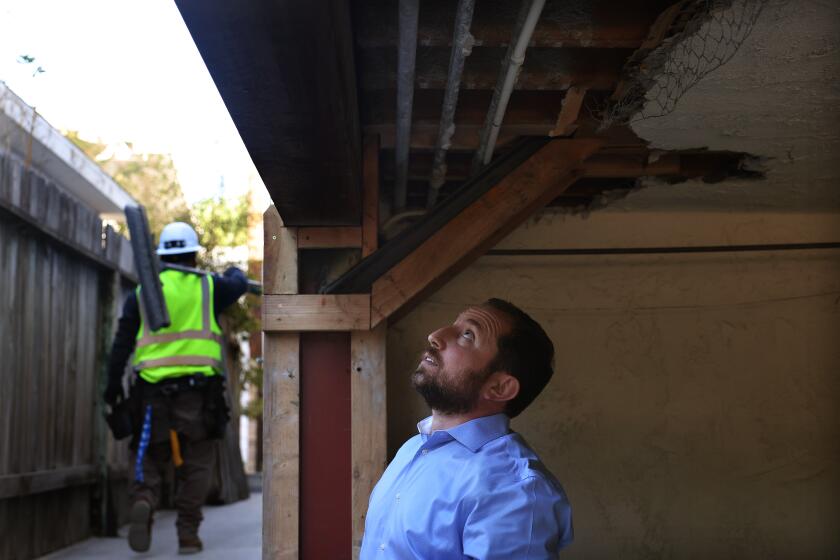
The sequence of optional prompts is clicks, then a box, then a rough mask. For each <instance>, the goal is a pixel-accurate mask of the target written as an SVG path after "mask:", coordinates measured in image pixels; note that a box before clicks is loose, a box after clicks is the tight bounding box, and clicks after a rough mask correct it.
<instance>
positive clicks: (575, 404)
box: [388, 212, 840, 558]
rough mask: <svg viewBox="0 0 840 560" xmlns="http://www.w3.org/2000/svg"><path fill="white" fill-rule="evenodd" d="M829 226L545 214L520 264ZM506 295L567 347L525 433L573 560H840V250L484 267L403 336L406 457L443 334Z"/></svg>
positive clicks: (813, 232)
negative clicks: (418, 374)
mask: <svg viewBox="0 0 840 560" xmlns="http://www.w3.org/2000/svg"><path fill="white" fill-rule="evenodd" d="M839 226H840V219H838V216H837V215H830V214H776V215H772V214H720V213H714V214H685V213H684V214H676V213H659V214H656V213H611V212H602V213H596V214H593V215H591V216H588V217H581V216H567V215H562V214H554V213H547V214H543V215H541V216H540V217H538V218H537V219H536V220H533V221H532V222H530V223H529V224H527V225H526V226H525V227H523V228H520V230H518V231H517V232H515V233H514V234H512V235H511V237H510V238H508V239H507V240H505V241H504V242H503V243H502V244H501V245H500V247H503V248H508V249H511V248H520V249H521V248H531V249H533V248H574V247H589V248H597V247H652V246H665V245H667V246H682V245H719V244H754V243H762V242H766V243H803V242H837V241H840V232H838V227H839ZM488 297H503V298H506V299H510V300H511V301H513V302H514V303H516V304H518V305H520V306H522V307H523V308H525V309H526V310H527V311H529V312H530V313H531V314H532V315H533V316H534V317H535V318H536V319H537V320H538V321H540V322H541V323H542V324H543V325H544V326H545V327H546V329H547V331H548V333H549V335H550V336H551V337H552V339H553V340H554V343H555V346H556V351H557V359H556V366H557V367H556V370H557V373H556V374H555V377H554V379H553V380H552V382H551V383H550V385H549V386H548V388H547V389H546V391H545V392H544V393H543V394H542V395H541V396H540V398H539V399H538V400H537V401H536V402H535V403H534V405H532V407H531V408H530V409H529V410H527V411H526V412H525V413H524V414H523V415H522V416H521V417H520V418H518V419H517V420H515V421H514V428H515V429H516V430H517V431H519V432H521V433H522V434H524V436H525V437H526V438H527V439H528V440H529V442H530V443H531V444H532V445H533V446H534V448H535V449H536V450H537V451H538V453H540V455H541V456H542V458H543V460H544V461H545V462H546V463H547V464H548V466H549V468H550V469H551V470H552V471H553V472H554V473H555V474H556V475H557V477H558V478H559V479H560V480H561V481H562V482H563V484H564V486H565V488H566V490H567V492H568V494H569V496H570V499H571V501H572V505H573V508H574V519H575V525H576V533H577V539H576V542H575V544H574V545H572V547H571V548H570V549H569V550H568V557H569V558H663V557H664V558H836V557H840V413H838V410H840V343H838V341H840V250H832V249H828V250H826V249H821V250H806V251H784V252H781V251H780V252H756V253H715V254H669V255H662V254H658V255H621V256H581V255H575V256H540V257H533V256H485V257H482V258H481V259H479V261H478V262H477V263H475V264H474V265H472V266H471V267H470V268H468V269H467V270H466V271H465V272H463V273H462V274H460V275H459V276H457V277H456V278H454V279H452V280H451V281H450V282H449V283H448V284H447V285H446V286H444V287H443V288H442V289H441V290H439V291H438V292H436V293H435V294H433V295H432V296H431V297H429V298H428V299H427V300H426V301H424V303H422V304H421V305H420V306H418V307H417V308H416V309H415V310H414V311H412V312H411V313H410V314H409V315H407V316H405V317H404V318H403V319H401V320H400V321H399V322H397V323H395V324H392V325H391V326H390V327H389V337H388V375H389V377H388V406H389V424H388V429H389V452H390V454H393V452H395V450H396V448H397V447H398V446H399V445H400V444H401V443H402V441H403V440H404V439H406V438H407V437H408V436H410V435H411V434H412V432H413V430H414V423H415V422H416V421H417V419H419V418H420V417H422V416H424V415H426V414H427V411H426V409H425V406H424V405H423V403H422V402H421V401H420V400H419V399H418V398H417V397H416V395H414V394H413V392H412V390H411V389H410V387H409V385H408V382H407V377H408V373H409V372H410V371H411V368H412V366H413V365H414V364H415V363H416V360H417V356H418V353H419V352H420V350H421V349H422V345H423V341H424V340H425V335H426V334H427V333H428V332H430V331H431V330H433V328H436V327H438V326H440V325H441V324H445V323H447V322H450V321H452V319H454V317H455V315H456V314H457V313H458V311H459V310H460V309H461V308H463V307H464V306H465V305H468V304H471V303H476V302H480V301H482V300H484V299H486V298H488Z"/></svg>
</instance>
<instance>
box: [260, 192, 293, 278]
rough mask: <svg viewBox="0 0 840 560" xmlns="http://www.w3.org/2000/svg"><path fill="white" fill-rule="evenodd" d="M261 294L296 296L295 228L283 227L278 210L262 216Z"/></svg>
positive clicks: (266, 212) (272, 209) (269, 209)
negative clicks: (263, 240) (262, 256)
mask: <svg viewBox="0 0 840 560" xmlns="http://www.w3.org/2000/svg"><path fill="white" fill-rule="evenodd" d="M263 235H264V238H265V243H264V246H263V253H264V259H263V293H266V294H296V293H297V292H298V257H297V245H298V242H297V228H288V227H283V220H282V219H280V214H279V213H278V212H277V208H275V207H274V206H269V208H268V210H266V211H265V214H263Z"/></svg>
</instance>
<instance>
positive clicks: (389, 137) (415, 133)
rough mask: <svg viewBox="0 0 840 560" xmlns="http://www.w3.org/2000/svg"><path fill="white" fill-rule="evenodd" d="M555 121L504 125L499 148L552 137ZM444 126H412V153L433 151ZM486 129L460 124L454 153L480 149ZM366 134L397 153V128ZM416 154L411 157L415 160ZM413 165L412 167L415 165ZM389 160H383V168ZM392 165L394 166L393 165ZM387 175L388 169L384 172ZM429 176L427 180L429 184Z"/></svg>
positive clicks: (370, 127)
mask: <svg viewBox="0 0 840 560" xmlns="http://www.w3.org/2000/svg"><path fill="white" fill-rule="evenodd" d="M554 124H555V121H554V120H553V119H552V120H547V121H544V122H540V123H530V124H528V123H526V124H508V125H502V128H501V130H500V132H499V139H498V140H497V141H496V144H497V145H499V146H503V145H505V144H507V143H508V142H511V141H512V140H515V139H517V138H519V137H520V136H548V133H549V132H551V129H552V128H553V127H554ZM439 127H440V123H426V122H420V123H413V124H412V125H411V140H410V141H411V149H412V150H433V149H434V148H435V146H436V143H437V134H438V128H439ZM481 129H482V125H480V124H459V125H456V127H455V132H454V133H453V134H452V139H451V141H450V149H451V150H475V149H477V148H478V142H479V138H480V137H481ZM364 130H365V132H366V133H376V134H379V135H381V138H382V148H383V149H393V148H394V145H395V138H396V135H395V127H394V125H391V124H380V125H367V126H365V127H364ZM413 159H414V154H412V155H411V160H413ZM411 160H410V161H409V163H410V162H411ZM385 162H386V160H384V159H383V166H384V164H385ZM389 165H390V164H389ZM383 172H384V169H383ZM428 178H429V177H428V175H427V176H426V177H424V179H426V180H428Z"/></svg>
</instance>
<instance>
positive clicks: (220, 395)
mask: <svg viewBox="0 0 840 560" xmlns="http://www.w3.org/2000/svg"><path fill="white" fill-rule="evenodd" d="M184 391H199V392H201V393H202V396H203V406H202V420H203V424H204V428H205V430H206V432H207V438H208V439H221V438H223V437H224V434H225V428H226V427H227V423H228V421H229V420H230V406H229V405H228V402H227V391H226V390H225V378H224V377H223V376H221V375H213V376H206V375H203V374H196V375H188V376H183V377H176V378H173V379H164V380H162V381H159V382H157V383H148V382H147V381H144V380H142V379H139V378H138V379H137V382H136V383H135V384H134V386H133V387H132V391H131V394H130V396H129V401H130V405H129V408H130V410H131V424H132V428H133V435H134V438H133V441H132V444H131V445H132V447H136V445H137V441H138V439H139V436H140V430H141V428H142V426H143V409H144V403H146V402H148V401H150V400H153V399H164V400H166V401H170V402H171V401H172V400H174V399H175V398H176V397H177V395H178V394H179V393H181V392H184ZM157 421H166V422H167V423H168V419H166V418H161V419H157Z"/></svg>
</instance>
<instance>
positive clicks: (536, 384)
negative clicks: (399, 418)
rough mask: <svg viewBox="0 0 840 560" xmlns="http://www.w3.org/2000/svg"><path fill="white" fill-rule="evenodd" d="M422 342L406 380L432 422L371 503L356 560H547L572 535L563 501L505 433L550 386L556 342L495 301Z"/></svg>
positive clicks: (423, 425)
mask: <svg viewBox="0 0 840 560" xmlns="http://www.w3.org/2000/svg"><path fill="white" fill-rule="evenodd" d="M428 342H429V344H428V347H427V348H426V351H425V352H424V353H423V356H422V359H421V361H420V363H419V364H418V366H417V370H416V371H415V372H414V374H413V375H412V376H411V381H412V384H413V385H414V387H415V389H416V390H417V391H418V392H419V393H420V395H421V396H423V398H424V399H425V401H426V403H427V404H428V405H429V407H430V408H431V409H432V415H431V416H429V417H428V418H426V419H425V420H423V421H421V422H420V423H419V424H418V425H417V428H418V431H419V432H420V433H419V435H416V436H414V437H413V438H411V439H410V440H408V441H407V442H406V443H405V444H404V445H403V446H402V448H400V450H399V451H398V452H397V455H396V457H394V460H393V461H392V462H391V464H390V465H389V466H388V468H387V469H386V470H385V473H384V474H383V475H382V478H381V479H380V480H379V482H378V483H377V485H376V487H375V488H374V490H373V493H372V494H371V497H370V503H369V506H368V512H367V517H366V520H365V535H364V539H363V541H362V550H361V559H362V560H373V559H379V558H389V559H400V560H408V559H415V558H423V559H430V560H431V559H435V560H447V559H456V558H457V559H464V558H475V559H480V560H491V559H496V558H499V559H504V560H528V559H545V558H556V557H557V554H558V551H559V550H560V549H561V548H563V547H564V546H566V545H567V544H569V543H570V542H571V541H572V537H573V532H572V516H571V507H570V505H569V501H568V499H567V498H566V494H565V492H564V491H563V488H562V487H561V486H560V484H559V483H558V482H557V480H556V479H555V478H554V477H553V476H552V475H551V473H549V472H548V470H547V469H546V468H545V467H544V466H543V464H542V463H541V462H540V460H539V458H538V457H537V455H536V453H534V451H533V450H532V449H531V448H530V447H528V444H526V443H525V440H523V439H522V437H521V436H519V435H518V434H516V433H514V432H511V431H510V428H509V423H510V418H513V417H515V416H516V415H518V414H519V413H520V412H522V411H523V410H524V409H525V408H526V407H527V406H528V405H529V404H531V402H532V401H533V400H534V398H536V396H537V395H538V394H539V393H540V392H541V391H542V390H543V388H544V387H545V386H546V384H548V381H549V379H551V375H552V373H553V369H552V361H553V357H554V345H553V344H552V343H551V340H550V339H549V338H548V336H547V335H546V334H545V331H544V330H543V329H542V327H540V325H539V324H538V323H537V322H536V321H534V320H533V319H531V317H529V316H528V315H527V314H526V313H524V312H523V311H521V310H520V309H519V308H517V307H516V306H514V305H512V304H510V303H508V302H506V301H503V300H499V299H490V300H488V301H486V302H484V303H483V304H481V305H480V306H477V307H470V308H468V309H467V310H466V311H464V312H463V313H461V314H460V315H459V316H458V318H457V319H456V320H455V322H454V323H453V324H452V325H449V326H446V327H442V328H440V329H438V330H436V331H435V332H433V333H432V334H430V335H429V337H428Z"/></svg>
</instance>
